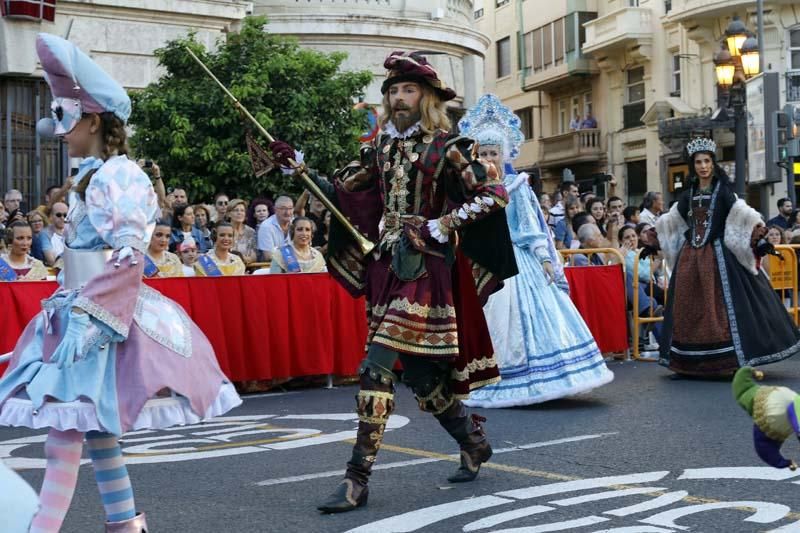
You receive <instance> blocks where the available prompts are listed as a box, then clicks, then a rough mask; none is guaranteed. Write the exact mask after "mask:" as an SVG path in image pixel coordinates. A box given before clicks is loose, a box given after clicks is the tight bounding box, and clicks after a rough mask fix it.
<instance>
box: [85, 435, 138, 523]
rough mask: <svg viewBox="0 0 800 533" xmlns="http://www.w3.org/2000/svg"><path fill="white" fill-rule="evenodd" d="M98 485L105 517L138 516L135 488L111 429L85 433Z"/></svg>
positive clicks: (117, 520) (128, 517) (120, 519)
mask: <svg viewBox="0 0 800 533" xmlns="http://www.w3.org/2000/svg"><path fill="white" fill-rule="evenodd" d="M86 443H87V444H88V445H89V457H91V458H92V466H94V476H95V479H97V488H98V489H99V490H100V498H101V499H102V500H103V508H105V510H106V520H107V521H109V522H121V521H123V520H129V519H131V518H133V517H135V516H136V507H135V505H134V503H133V488H132V487H131V479H130V478H129V477H128V468H127V467H126V466H125V459H123V457H122V450H121V449H120V447H119V442H117V438H116V437H115V436H113V435H111V434H109V433H100V432H97V431H90V432H89V433H87V434H86Z"/></svg>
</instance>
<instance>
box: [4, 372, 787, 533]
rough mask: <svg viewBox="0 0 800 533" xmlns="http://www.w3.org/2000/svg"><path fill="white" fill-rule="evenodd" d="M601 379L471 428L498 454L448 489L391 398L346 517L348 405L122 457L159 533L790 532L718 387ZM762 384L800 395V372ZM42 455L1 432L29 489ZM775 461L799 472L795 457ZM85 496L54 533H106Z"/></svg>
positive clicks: (234, 426) (339, 392) (35, 436)
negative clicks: (325, 509)
mask: <svg viewBox="0 0 800 533" xmlns="http://www.w3.org/2000/svg"><path fill="white" fill-rule="evenodd" d="M610 366H611V368H612V370H613V371H614V372H615V373H616V379H615V381H614V382H613V383H611V384H610V385H607V386H606V387H604V388H602V389H599V390H596V391H593V392H590V393H587V394H584V395H581V396H579V397H576V398H572V399H566V400H560V401H554V402H550V403H547V404H544V405H539V406H533V407H528V408H515V409H502V410H481V412H482V414H484V415H486V416H487V417H488V419H489V420H488V423H487V430H488V432H489V436H490V438H491V440H492V443H493V446H494V448H495V450H496V454H495V456H494V457H493V460H492V462H491V463H489V464H488V465H487V466H486V467H485V468H484V469H482V471H481V474H480V476H479V477H478V479H477V480H476V481H475V482H473V483H467V484H462V485H451V484H449V483H447V481H446V477H447V475H448V474H449V473H450V472H451V471H452V470H453V469H454V468H455V467H456V459H455V457H454V456H452V455H450V454H455V452H456V451H457V448H456V446H455V444H454V443H453V442H452V441H451V440H450V438H449V437H448V436H447V434H446V433H445V432H444V431H443V430H442V429H441V428H440V427H439V425H438V423H437V422H436V421H435V419H433V417H431V416H430V415H426V414H425V413H421V412H419V411H418V410H417V408H416V404H415V402H414V400H413V397H412V396H411V394H410V392H409V391H408V390H407V389H405V388H404V387H401V388H400V391H399V402H398V408H397V410H396V412H395V413H396V415H395V416H393V418H392V427H393V429H391V430H390V431H388V432H387V434H386V438H385V441H384V442H385V445H384V448H383V449H382V450H381V453H380V455H379V459H378V465H380V467H379V469H378V468H376V470H375V472H374V473H373V476H372V481H371V483H370V487H371V494H370V500H369V505H368V506H367V507H366V508H363V509H359V510H357V511H355V512H351V513H347V514H342V515H321V514H320V513H318V512H317V511H316V509H315V504H316V503H317V502H319V501H321V500H322V499H323V498H324V497H325V496H326V495H327V494H328V493H329V492H330V491H331V490H332V489H333V488H334V487H335V485H336V484H337V483H338V482H339V479H340V477H341V473H342V471H343V468H344V464H345V462H346V460H347V459H348V457H349V453H350V444H349V443H348V442H347V439H349V438H352V436H353V434H354V433H353V428H354V427H355V423H354V419H355V418H354V415H353V413H352V410H353V395H354V394H355V392H356V388H355V387H341V388H337V389H334V390H324V389H314V390H305V391H300V392H291V393H287V394H271V395H270V394H268V395H262V396H257V397H250V398H248V399H246V400H245V403H244V405H243V406H241V407H240V408H238V409H236V410H235V411H234V412H232V413H230V414H229V416H227V417H225V418H224V419H223V420H219V421H218V422H215V423H209V424H205V425H202V426H196V427H187V428H175V429H172V430H167V431H157V432H137V433H135V434H129V435H126V436H125V438H124V442H123V448H124V450H125V453H126V456H127V459H128V462H129V465H130V472H131V477H132V479H133V483H134V489H135V494H136V502H137V507H138V509H139V510H140V511H144V512H146V513H147V515H148V520H149V523H150V527H151V531H152V532H267V531H269V532H273V531H275V532H283V531H289V532H294V531H298V532H347V531H353V532H360V533H364V532H380V533H389V532H401V531H402V532H412V531H425V532H432V531H436V532H460V531H465V532H470V531H478V532H499V531H503V532H515V533H536V532H544V531H576V532H587V533H592V532H599V531H617V532H628V533H633V532H641V533H646V532H654V533H659V532H669V531H675V532H677V531H681V530H691V531H703V532H717V531H719V532H735V533H739V532H750V531H781V532H791V531H796V532H800V471H797V472H790V471H788V470H775V469H771V468H768V467H766V466H765V465H763V464H761V463H760V461H759V460H758V458H757V457H756V456H755V453H754V451H753V447H752V443H751V424H752V423H751V421H750V420H749V419H748V417H747V415H746V414H745V413H744V412H743V411H742V410H741V409H740V408H739V406H738V405H737V404H736V403H735V402H734V400H733V398H732V395H731V392H730V384H729V383H728V382H721V381H682V380H672V379H669V376H670V373H669V372H668V371H666V370H664V369H662V368H659V367H657V366H655V365H654V364H652V363H649V364H648V363H633V362H627V363H619V362H613V363H610ZM764 370H765V371H766V373H767V379H766V381H765V383H768V384H783V385H787V386H789V387H794V388H797V389H800V360H797V361H789V362H784V363H780V364H776V365H771V366H768V367H764ZM43 437H44V433H42V432H31V431H28V430H22V429H7V428H5V429H0V455H2V456H3V458H4V459H6V460H7V461H9V459H8V458H9V456H11V457H12V458H13V459H11V460H10V461H9V462H10V464H11V465H12V466H14V467H16V468H21V467H22V468H25V469H24V470H23V471H22V474H23V476H24V477H25V478H26V479H28V480H29V481H30V482H31V483H32V484H33V486H34V487H37V488H38V487H39V485H40V483H41V480H42V476H43V470H42V466H43V461H41V457H42V444H41V443H42V441H43V440H44V438H43ZM784 453H785V454H786V455H787V456H789V457H792V456H794V457H795V458H800V448H799V447H798V442H797V441H796V440H792V441H789V442H787V444H786V446H784ZM78 483H79V486H78V490H77V493H76V496H75V499H74V502H73V506H72V509H71V510H70V513H69V515H68V517H67V521H66V524H65V527H64V530H63V531H65V532H76V533H77V532H81V533H85V532H94V531H102V520H103V512H102V507H101V506H100V503H99V496H98V494H97V489H96V487H95V483H94V478H93V473H92V469H91V466H89V465H88V464H86V465H84V466H83V467H81V471H80V479H79V481H78ZM793 524H794V525H793ZM779 528H783V529H779Z"/></svg>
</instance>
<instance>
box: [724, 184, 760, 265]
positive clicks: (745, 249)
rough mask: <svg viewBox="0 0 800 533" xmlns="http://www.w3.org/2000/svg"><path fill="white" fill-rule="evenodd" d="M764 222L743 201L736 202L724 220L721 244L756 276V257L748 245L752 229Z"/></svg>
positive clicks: (756, 212)
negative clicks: (723, 233)
mask: <svg viewBox="0 0 800 533" xmlns="http://www.w3.org/2000/svg"><path fill="white" fill-rule="evenodd" d="M763 222H764V221H763V220H762V218H761V214H760V213H759V212H758V211H756V210H755V209H753V208H752V207H750V206H749V205H747V203H745V201H744V200H741V199H739V200H736V202H734V204H733V207H731V210H730V212H729V213H728V218H727V219H725V235H724V237H723V244H725V247H726V248H727V249H728V250H730V251H731V253H732V254H733V255H734V257H736V260H737V261H739V263H740V264H741V265H742V266H743V267H745V268H746V269H747V270H748V271H749V272H750V273H751V274H753V275H754V276H755V275H758V266H757V263H756V256H755V254H754V253H753V248H752V246H751V244H750V239H751V237H752V235H753V228H755V227H756V226H757V225H759V224H762V223H763Z"/></svg>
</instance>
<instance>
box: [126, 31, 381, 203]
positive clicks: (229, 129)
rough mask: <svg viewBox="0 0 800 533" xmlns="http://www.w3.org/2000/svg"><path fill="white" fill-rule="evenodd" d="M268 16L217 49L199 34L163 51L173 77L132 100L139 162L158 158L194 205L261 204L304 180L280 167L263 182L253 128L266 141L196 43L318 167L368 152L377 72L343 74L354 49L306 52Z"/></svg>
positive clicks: (247, 101)
mask: <svg viewBox="0 0 800 533" xmlns="http://www.w3.org/2000/svg"><path fill="white" fill-rule="evenodd" d="M266 25H267V20H266V19H265V18H263V17H251V18H248V19H245V21H244V23H243V26H242V29H241V31H240V32H239V33H234V34H228V36H227V39H221V40H220V41H219V42H218V43H217V48H216V50H215V51H212V52H209V51H207V50H206V49H205V47H204V46H203V45H202V44H200V43H199V42H198V41H197V40H196V39H195V35H194V34H190V35H189V36H188V37H186V38H183V39H177V40H174V41H170V42H169V43H167V45H166V46H165V47H164V48H161V49H158V50H156V57H157V58H158V60H159V62H160V64H161V66H162V67H163V69H164V70H165V74H164V75H163V76H162V77H161V78H160V79H159V80H158V81H157V82H155V83H152V84H150V85H149V86H148V87H146V88H145V89H144V90H143V91H139V92H136V93H134V94H132V95H131V97H132V100H133V114H132V115H131V120H130V122H131V124H132V125H133V127H134V131H135V133H134V136H133V137H132V139H131V144H132V146H133V149H134V151H135V152H136V154H137V157H144V158H147V159H153V160H155V161H157V162H158V164H159V165H160V167H161V169H162V173H163V175H164V176H165V180H166V182H167V184H168V185H171V186H177V185H182V186H184V187H186V188H187V189H188V190H189V191H190V194H191V195H192V198H193V199H194V200H199V199H207V198H209V197H210V196H212V195H213V194H214V192H216V191H225V192H226V193H227V194H229V195H231V196H240V197H245V198H253V197H256V196H262V195H270V194H272V195H275V194H278V193H285V192H297V191H298V190H299V189H300V186H299V184H298V183H297V182H296V181H295V180H293V179H292V178H287V177H284V176H283V175H282V174H281V173H280V171H278V170H274V171H272V172H270V173H269V174H267V175H266V176H263V177H262V178H261V179H256V178H255V176H254V175H253V171H252V166H251V164H250V158H249V155H248V152H247V147H246V143H245V131H246V128H248V129H250V130H251V131H253V134H254V137H255V138H256V139H257V140H258V142H259V143H261V144H262V146H265V147H266V145H267V143H268V141H267V140H266V139H265V138H264V137H262V136H261V135H260V134H259V133H258V131H257V130H256V129H255V128H253V127H252V126H251V125H250V123H249V122H248V121H247V120H246V119H244V117H243V116H240V114H239V112H238V111H237V110H236V109H235V108H234V106H233V105H232V104H231V102H230V100H228V99H227V97H226V96H225V94H224V93H223V91H222V89H220V88H219V87H218V86H217V85H216V84H215V83H214V81H213V80H211V79H210V78H209V77H208V76H207V75H206V74H205V72H203V70H202V69H201V67H200V66H199V65H197V63H195V61H194V60H193V59H192V58H191V57H190V56H189V54H188V53H187V52H186V50H185V48H184V47H189V48H190V49H191V50H192V51H193V52H194V53H195V54H197V56H198V57H199V58H200V59H201V60H202V61H203V62H204V63H205V64H206V65H207V66H208V67H209V69H211V71H212V72H213V73H214V74H215V75H216V76H217V78H219V80H220V81H221V82H222V83H223V84H224V85H225V86H226V87H228V89H229V90H230V91H231V93H233V95H234V96H235V97H236V98H237V99H238V100H239V101H240V102H241V103H242V104H243V105H244V106H245V107H246V108H247V109H248V110H249V111H250V113H251V114H252V115H253V116H254V117H255V118H256V119H257V120H258V121H259V122H260V123H261V124H262V125H263V126H264V127H265V128H266V129H267V130H268V131H269V132H270V134H272V135H273V136H274V137H275V138H276V139H281V140H285V141H287V142H289V143H290V144H292V145H294V146H295V147H296V148H297V149H299V150H302V151H303V152H305V154H306V162H307V164H308V165H309V166H311V167H314V168H317V169H319V170H320V171H323V172H325V171H332V170H333V169H334V168H336V167H338V166H341V165H342V164H343V163H344V162H346V161H348V160H349V159H351V158H353V157H354V156H355V155H356V154H357V152H358V140H357V138H358V135H359V134H360V133H361V132H362V131H364V130H365V119H364V117H363V115H362V114H359V113H356V112H354V111H353V110H352V107H353V102H354V101H355V100H356V99H357V98H358V96H359V95H360V94H362V93H363V90H364V88H365V87H366V85H367V84H368V83H369V82H370V79H371V74H370V73H369V72H341V71H340V67H341V64H342V62H343V61H344V59H345V57H346V55H345V54H344V53H333V54H325V53H321V52H318V51H315V50H310V49H306V48H301V47H300V46H299V45H298V43H297V41H296V40H294V39H292V38H288V37H284V36H279V35H270V34H269V33H267V32H266V31H265V27H266Z"/></svg>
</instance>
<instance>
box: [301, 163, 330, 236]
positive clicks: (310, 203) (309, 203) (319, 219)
mask: <svg viewBox="0 0 800 533" xmlns="http://www.w3.org/2000/svg"><path fill="white" fill-rule="evenodd" d="M326 179H327V178H326ZM326 212H327V209H325V204H323V203H322V202H321V201H320V200H319V198H317V197H316V196H314V195H313V194H311V193H310V192H308V190H305V191H303V194H301V195H300V198H298V199H297V203H296V204H295V207H294V214H295V215H296V216H301V217H307V218H309V219H311V222H313V223H314V228H315V231H314V241H313V242H312V243H311V245H312V246H313V247H314V248H321V247H322V246H325V245H326V244H327V243H328V240H327V239H326V238H325V235H326V234H327V231H326V229H325V228H324V227H323V226H324V225H325V213H326Z"/></svg>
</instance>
